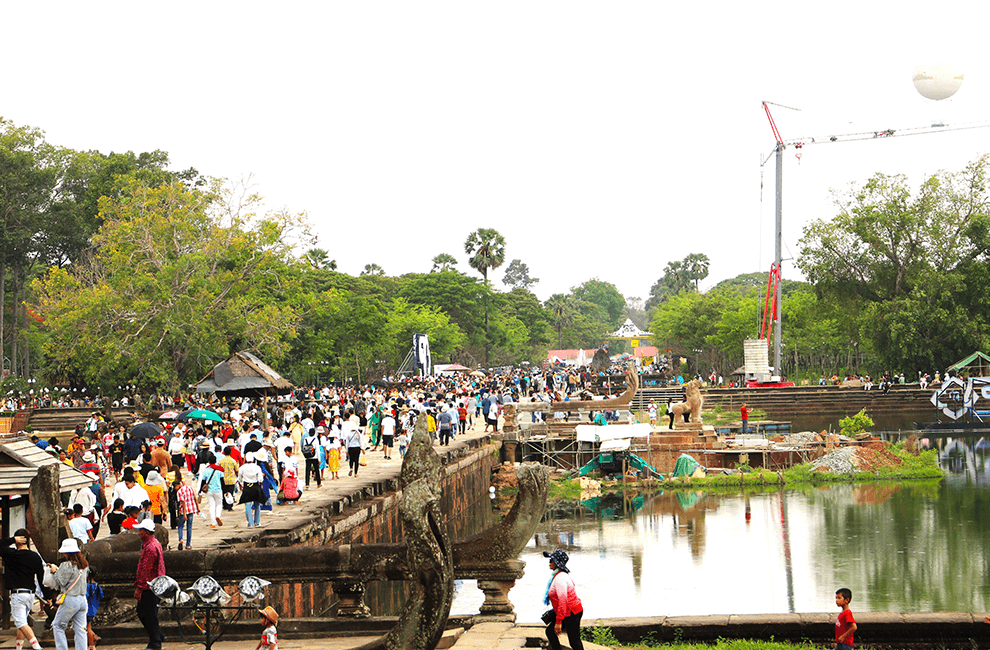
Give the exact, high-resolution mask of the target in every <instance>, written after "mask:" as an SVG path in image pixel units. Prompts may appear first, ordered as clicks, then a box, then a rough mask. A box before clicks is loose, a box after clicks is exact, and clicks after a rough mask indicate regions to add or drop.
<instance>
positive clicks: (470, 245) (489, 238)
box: [464, 228, 505, 364]
mask: <svg viewBox="0 0 990 650" xmlns="http://www.w3.org/2000/svg"><path fill="white" fill-rule="evenodd" d="M464 252H465V253H467V254H468V255H470V256H471V257H470V259H468V264H470V265H471V268H472V269H475V270H476V271H478V272H479V273H481V277H482V278H484V280H485V285H486V286H487V285H488V269H495V268H498V267H500V266H502V262H504V261H505V238H504V237H502V235H500V234H499V232H498V231H497V230H495V229H494V228H478V229H477V230H475V231H474V232H473V233H471V234H470V235H468V238H467V240H466V241H465V242H464ZM488 341H489V336H488V301H487V300H486V301H485V364H487V363H488Z"/></svg>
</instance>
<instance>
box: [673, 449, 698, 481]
mask: <svg viewBox="0 0 990 650" xmlns="http://www.w3.org/2000/svg"><path fill="white" fill-rule="evenodd" d="M699 467H701V464H700V463H699V462H698V461H696V460H695V459H693V458H691V457H690V456H688V455H687V454H681V457H680V458H678V459H677V464H676V465H674V478H677V477H678V476H691V474H693V473H694V470H696V469H698V468H699Z"/></svg>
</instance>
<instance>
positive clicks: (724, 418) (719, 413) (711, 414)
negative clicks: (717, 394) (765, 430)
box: [701, 404, 767, 427]
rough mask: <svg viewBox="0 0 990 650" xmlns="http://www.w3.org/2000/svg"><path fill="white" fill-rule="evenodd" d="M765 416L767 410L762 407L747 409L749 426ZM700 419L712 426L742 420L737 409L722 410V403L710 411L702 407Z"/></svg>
mask: <svg viewBox="0 0 990 650" xmlns="http://www.w3.org/2000/svg"><path fill="white" fill-rule="evenodd" d="M766 418H767V412H766V411H764V410H763V409H750V410H749V422H750V426H753V423H754V422H757V421H759V420H765V419H766ZM701 419H702V420H703V421H704V423H705V424H710V425H712V426H714V427H721V426H726V425H729V424H735V423H738V422H741V421H742V418H741V417H740V416H739V409H734V410H732V411H728V412H726V411H723V410H722V405H721V404H719V405H718V406H716V407H715V408H713V409H711V410H710V411H706V410H704V409H702V411H701Z"/></svg>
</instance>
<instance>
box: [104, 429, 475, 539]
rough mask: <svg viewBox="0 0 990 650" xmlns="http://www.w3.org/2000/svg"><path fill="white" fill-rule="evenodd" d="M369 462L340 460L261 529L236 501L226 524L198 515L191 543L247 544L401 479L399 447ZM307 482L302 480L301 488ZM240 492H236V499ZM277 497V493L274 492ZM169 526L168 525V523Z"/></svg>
mask: <svg viewBox="0 0 990 650" xmlns="http://www.w3.org/2000/svg"><path fill="white" fill-rule="evenodd" d="M484 435H485V434H484V426H483V425H482V423H481V422H480V420H479V421H476V422H475V427H473V428H470V427H469V428H468V430H467V433H466V434H465V435H463V436H457V437H456V438H454V440H453V442H451V443H450V447H449V448H450V449H460V448H463V447H466V446H467V443H466V442H465V440H469V439H478V438H481V437H483V436H484ZM433 448H434V449H436V450H437V452H438V453H441V454H442V453H443V450H447V449H448V448H447V447H441V446H439V445H438V444H434V446H433ZM367 457H368V464H367V466H365V467H362V468H361V469H360V470H359V471H358V475H357V476H356V477H355V476H348V475H347V462H346V460H343V461H341V471H340V472H339V473H338V476H339V477H340V478H339V479H338V480H336V481H331V480H327V479H329V477H330V472H324V481H323V487H320V488H318V487H317V486H316V483H315V482H311V484H310V488H309V489H305V488H303V495H302V498H300V499H299V501H297V502H296V503H293V504H286V505H281V506H274V507H273V508H272V510H271V511H268V510H262V511H261V530H260V531H259V530H258V529H257V528H248V525H247V518H246V517H245V515H244V506H242V505H238V504H236V503H235V504H234V509H233V510H232V511H226V510H225V511H224V513H223V515H222V517H221V519H222V521H223V526H219V527H217V528H210V526H209V521H208V520H207V519H206V517H203V516H197V517H195V519H194V522H193V534H192V545H193V547H194V548H217V547H221V546H228V545H232V544H246V543H249V542H250V541H251V540H252V538H256V537H259V536H260V535H261V534H263V533H264V531H266V530H269V531H270V530H273V529H275V530H279V531H286V532H287V531H290V530H293V529H294V528H297V527H299V526H302V525H305V524H306V523H308V522H310V521H312V515H313V514H315V513H316V512H317V511H319V510H320V509H322V508H325V507H326V505H327V504H329V503H331V502H333V501H340V500H342V499H345V498H348V497H350V496H351V495H353V494H355V493H356V492H358V491H360V490H361V489H363V488H365V487H371V486H372V485H374V484H375V483H378V482H380V481H382V480H386V479H398V477H399V473H400V471H401V469H402V458H401V457H400V456H399V448H398V447H395V448H393V449H392V458H391V459H390V460H386V459H385V458H384V457H383V453H382V452H381V451H377V452H370V451H369V452H367ZM183 475H184V476H185V477H186V482H187V483H188V482H189V476H188V474H187V473H184V474H183ZM304 483H305V481H303V480H300V487H302V486H303V485H304ZM112 490H113V479H111V481H110V483H109V484H108V486H107V495H108V497H109V494H110V493H111V492H112ZM237 496H238V495H235V499H236V498H237ZM273 496H274V495H273ZM208 507H209V506H208V504H207V501H206V499H202V500H201V502H200V508H208ZM165 525H166V526H168V525H169V524H168V523H166V524H165ZM108 536H109V529H108V528H107V526H106V524H105V523H103V524H101V526H100V534H99V536H98V537H97V539H106V538H107V537H108ZM177 547H178V535H177V534H176V531H175V530H174V529H172V530H170V532H169V549H172V550H174V549H176V548H177Z"/></svg>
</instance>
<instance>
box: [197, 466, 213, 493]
mask: <svg viewBox="0 0 990 650" xmlns="http://www.w3.org/2000/svg"><path fill="white" fill-rule="evenodd" d="M216 473H217V470H213V473H212V474H210V478H208V479H206V480H205V481H203V484H202V485H200V486H199V493H200V494H206V493H207V492H209V491H210V481H212V480H213V475H214V474H216Z"/></svg>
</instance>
